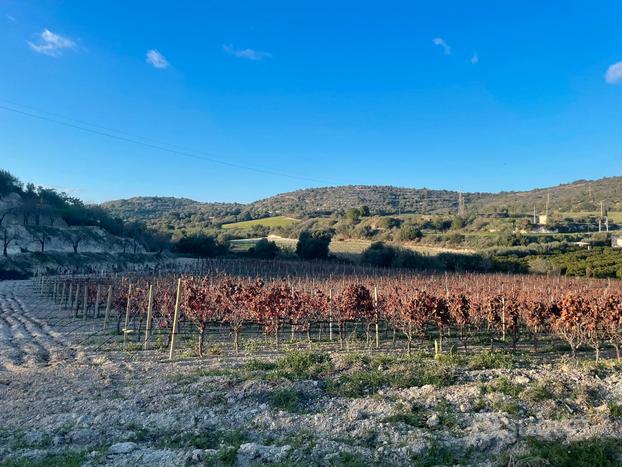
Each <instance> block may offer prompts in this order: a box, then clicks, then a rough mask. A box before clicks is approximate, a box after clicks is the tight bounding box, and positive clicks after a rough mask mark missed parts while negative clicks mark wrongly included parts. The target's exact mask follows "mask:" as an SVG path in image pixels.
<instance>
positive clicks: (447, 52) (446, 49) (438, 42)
mask: <svg viewBox="0 0 622 467" xmlns="http://www.w3.org/2000/svg"><path fill="white" fill-rule="evenodd" d="M432 42H433V43H434V45H438V46H439V47H442V48H443V53H444V54H445V55H451V47H450V46H449V44H448V43H447V42H445V39H443V38H442V37H436V38H434V39H432Z"/></svg>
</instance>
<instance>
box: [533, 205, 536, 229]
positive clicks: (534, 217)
mask: <svg viewBox="0 0 622 467" xmlns="http://www.w3.org/2000/svg"><path fill="white" fill-rule="evenodd" d="M533 225H536V205H535V204H534V205H533Z"/></svg>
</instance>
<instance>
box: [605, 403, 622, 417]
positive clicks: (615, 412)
mask: <svg viewBox="0 0 622 467" xmlns="http://www.w3.org/2000/svg"><path fill="white" fill-rule="evenodd" d="M607 408H608V409H609V416H610V417H611V418H622V404H619V403H618V402H609V403H607Z"/></svg>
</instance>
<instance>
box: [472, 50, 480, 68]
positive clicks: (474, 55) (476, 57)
mask: <svg viewBox="0 0 622 467" xmlns="http://www.w3.org/2000/svg"><path fill="white" fill-rule="evenodd" d="M471 63H472V64H473V65H476V64H478V63H479V55H477V53H474V54H473V55H472V56H471Z"/></svg>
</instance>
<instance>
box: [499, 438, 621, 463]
mask: <svg viewBox="0 0 622 467" xmlns="http://www.w3.org/2000/svg"><path fill="white" fill-rule="evenodd" d="M527 448H528V452H527V454H525V455H523V456H521V457H519V458H516V459H510V460H509V462H508V464H509V463H512V465H551V466H554V467H609V466H612V465H620V459H619V457H620V455H622V443H620V440H619V439H616V438H592V439H587V440H582V441H574V442H568V443H565V442H562V441H543V440H540V439H536V438H529V439H528V440H527Z"/></svg>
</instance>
